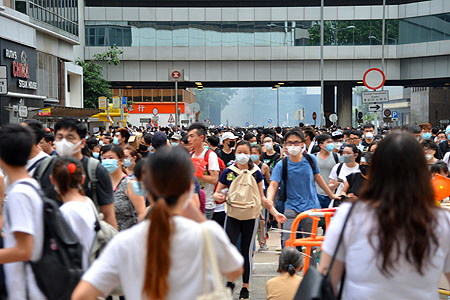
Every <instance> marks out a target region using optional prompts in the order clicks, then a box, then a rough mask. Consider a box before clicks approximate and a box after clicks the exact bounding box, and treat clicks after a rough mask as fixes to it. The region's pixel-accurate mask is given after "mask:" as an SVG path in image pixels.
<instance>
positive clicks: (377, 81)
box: [363, 68, 386, 90]
mask: <svg viewBox="0 0 450 300" xmlns="http://www.w3.org/2000/svg"><path fill="white" fill-rule="evenodd" d="M385 81H386V76H384V73H383V71H381V70H380V69H378V68H371V69H369V70H367V71H366V73H364V76H363V82H364V85H365V86H366V87H367V88H368V89H371V90H376V89H379V88H381V87H382V86H383V85H384V82H385Z"/></svg>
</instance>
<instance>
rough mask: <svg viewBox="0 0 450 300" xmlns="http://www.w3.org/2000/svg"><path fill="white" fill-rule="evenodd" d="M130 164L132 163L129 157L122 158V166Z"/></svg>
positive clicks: (126, 166) (129, 165)
mask: <svg viewBox="0 0 450 300" xmlns="http://www.w3.org/2000/svg"><path fill="white" fill-rule="evenodd" d="M131 165H132V163H131V159H129V158H125V159H124V160H123V166H124V167H125V168H128V167H131Z"/></svg>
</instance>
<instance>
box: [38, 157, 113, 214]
mask: <svg viewBox="0 0 450 300" xmlns="http://www.w3.org/2000/svg"><path fill="white" fill-rule="evenodd" d="M88 160H89V158H88V157H87V156H83V159H82V160H81V164H82V166H83V169H84V172H85V174H86V179H85V181H84V185H83V188H84V193H85V195H86V196H87V197H89V198H91V199H93V197H92V191H91V189H90V184H89V183H90V179H89V176H88V175H87V165H88ZM54 162H55V159H54V158H53V159H52V162H50V164H49V166H48V168H47V170H46V171H45V172H44V174H43V175H42V178H41V182H40V184H41V187H42V190H43V191H44V193H45V195H46V196H47V197H49V198H50V199H55V200H56V199H58V196H57V194H56V191H55V189H54V187H53V185H52V183H51V182H50V174H51V173H52V171H53V164H54ZM39 168H40V165H39V166H38V167H37V168H36V171H35V172H34V175H35V176H36V175H37V174H38V173H39ZM95 175H96V177H97V201H98V205H99V206H102V205H107V204H111V203H113V201H114V199H113V197H114V195H113V188H112V183H111V177H109V173H108V171H107V170H106V169H105V167H103V166H102V164H101V163H99V164H98V165H97V169H96V170H95Z"/></svg>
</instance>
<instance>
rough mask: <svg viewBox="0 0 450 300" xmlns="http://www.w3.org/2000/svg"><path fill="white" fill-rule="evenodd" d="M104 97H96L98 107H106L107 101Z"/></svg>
mask: <svg viewBox="0 0 450 300" xmlns="http://www.w3.org/2000/svg"><path fill="white" fill-rule="evenodd" d="M107 100H108V99H107V98H106V97H98V108H99V109H106V103H107Z"/></svg>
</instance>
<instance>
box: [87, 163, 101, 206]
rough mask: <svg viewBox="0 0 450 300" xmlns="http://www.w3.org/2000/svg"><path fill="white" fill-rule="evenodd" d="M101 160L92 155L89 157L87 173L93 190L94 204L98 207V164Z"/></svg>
mask: <svg viewBox="0 0 450 300" xmlns="http://www.w3.org/2000/svg"><path fill="white" fill-rule="evenodd" d="M99 163H100V162H99V161H98V160H97V159H95V158H92V157H89V159H88V163H87V170H86V173H87V175H88V178H89V182H90V185H91V192H92V200H93V201H94V204H95V205H96V207H98V198H97V183H98V179H97V166H98V164H99Z"/></svg>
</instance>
